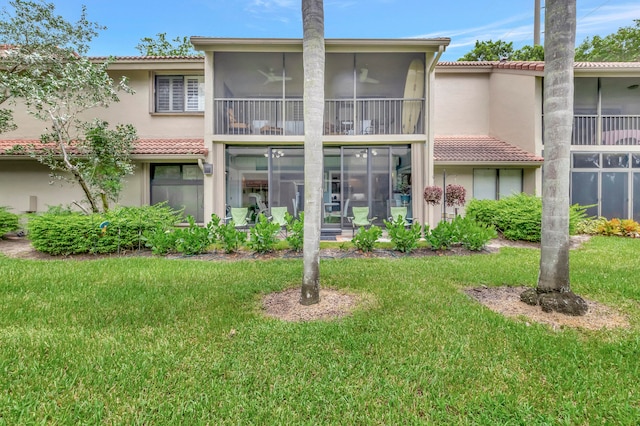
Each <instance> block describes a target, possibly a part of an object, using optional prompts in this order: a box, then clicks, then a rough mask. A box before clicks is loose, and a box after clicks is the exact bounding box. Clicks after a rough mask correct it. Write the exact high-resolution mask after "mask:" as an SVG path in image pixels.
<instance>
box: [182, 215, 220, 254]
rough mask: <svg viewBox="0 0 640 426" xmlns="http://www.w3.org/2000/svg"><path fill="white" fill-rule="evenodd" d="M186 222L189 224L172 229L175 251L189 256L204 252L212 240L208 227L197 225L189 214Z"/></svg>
mask: <svg viewBox="0 0 640 426" xmlns="http://www.w3.org/2000/svg"><path fill="white" fill-rule="evenodd" d="M187 222H188V223H189V226H187V227H186V228H178V229H176V230H175V231H174V238H175V247H176V251H177V252H178V253H182V254H186V255H189V256H191V255H196V254H202V253H205V252H206V251H207V249H208V248H209V246H210V245H211V244H212V242H213V241H212V235H211V233H210V232H209V228H206V227H202V226H198V225H197V224H196V221H195V219H194V218H193V216H191V215H189V216H187Z"/></svg>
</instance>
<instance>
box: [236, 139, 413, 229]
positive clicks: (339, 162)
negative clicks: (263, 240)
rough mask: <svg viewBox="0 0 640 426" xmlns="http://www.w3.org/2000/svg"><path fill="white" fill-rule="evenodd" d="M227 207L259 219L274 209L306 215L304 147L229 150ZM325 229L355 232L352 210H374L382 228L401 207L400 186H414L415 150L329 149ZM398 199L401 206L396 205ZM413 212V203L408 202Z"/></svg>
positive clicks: (397, 148) (325, 160) (375, 222)
mask: <svg viewBox="0 0 640 426" xmlns="http://www.w3.org/2000/svg"><path fill="white" fill-rule="evenodd" d="M226 151H227V155H226V162H227V164H226V172H227V173H226V174H227V178H226V179H227V181H226V200H227V207H228V208H231V207H247V208H248V209H249V212H250V214H251V217H250V219H255V216H256V215H257V214H259V213H263V212H264V213H265V214H269V211H270V210H269V209H270V207H271V206H274V207H287V211H288V212H289V213H290V214H291V215H293V216H297V215H298V213H300V212H301V211H303V210H304V149H303V148H302V147H295V148H294V147H240V146H229V147H227V150H226ZM323 152H324V159H323V162H324V166H323V167H324V173H323V177H324V178H323V179H324V181H323V203H322V206H323V208H322V227H323V228H335V229H340V228H345V227H350V226H351V225H350V222H349V219H348V218H349V217H353V210H352V208H353V207H365V208H368V209H369V218H375V219H374V221H373V223H374V224H377V225H382V223H383V222H382V221H383V220H384V219H387V218H388V217H389V215H390V213H389V211H390V207H391V206H392V205H396V204H397V203H402V201H401V200H400V195H401V194H399V193H397V191H398V188H397V187H399V182H401V183H402V184H403V185H400V186H403V188H404V187H406V186H407V185H410V183H411V163H410V161H411V155H410V154H411V150H410V148H409V147H408V146H398V147H388V146H387V147H384V146H383V147H366V146H358V147H327V148H325V149H324V151H323ZM396 196H397V198H398V200H396ZM401 205H407V206H408V207H409V209H410V201H404V202H403V204H401Z"/></svg>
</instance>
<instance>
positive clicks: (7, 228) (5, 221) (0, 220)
mask: <svg viewBox="0 0 640 426" xmlns="http://www.w3.org/2000/svg"><path fill="white" fill-rule="evenodd" d="M18 219H19V218H18V215H17V214H15V213H11V212H10V211H8V209H7V208H6V207H0V238H2V236H3V235H4V234H6V233H8V232H13V231H16V230H17V229H18V228H20V224H19V220H18Z"/></svg>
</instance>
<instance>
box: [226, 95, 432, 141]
mask: <svg viewBox="0 0 640 426" xmlns="http://www.w3.org/2000/svg"><path fill="white" fill-rule="evenodd" d="M424 110H425V104H424V99H403V98H367V99H355V100H353V99H349V100H345V99H327V100H325V109H324V126H323V133H324V134H325V135H399V134H422V133H424V128H423V127H424V126H423V120H422V113H423V111H424ZM214 111H215V117H216V120H215V125H214V132H215V133H216V134H224V135H231V134H241V135H289V136H300V135H304V114H303V102H302V100H300V99H294V100H291V99H284V100H283V99H252V98H244V99H237V98H222V99H216V100H215V101H214ZM410 115H413V117H412V119H409V116H410ZM403 123H404V124H403Z"/></svg>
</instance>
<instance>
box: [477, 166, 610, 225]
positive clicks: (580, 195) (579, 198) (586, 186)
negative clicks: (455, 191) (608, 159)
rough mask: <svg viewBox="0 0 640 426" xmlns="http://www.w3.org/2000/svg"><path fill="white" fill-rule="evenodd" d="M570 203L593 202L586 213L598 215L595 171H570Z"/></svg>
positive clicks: (583, 203) (582, 204) (596, 174)
mask: <svg viewBox="0 0 640 426" xmlns="http://www.w3.org/2000/svg"><path fill="white" fill-rule="evenodd" d="M474 195H475V194H474ZM571 204H580V205H581V206H591V205H594V204H595V206H593V207H590V208H589V209H587V215H589V216H598V205H597V204H598V173H597V172H573V173H571Z"/></svg>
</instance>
